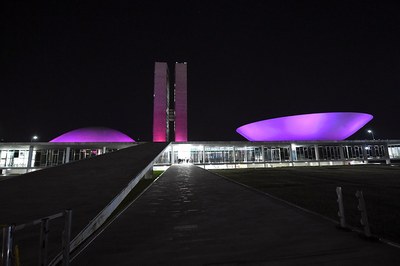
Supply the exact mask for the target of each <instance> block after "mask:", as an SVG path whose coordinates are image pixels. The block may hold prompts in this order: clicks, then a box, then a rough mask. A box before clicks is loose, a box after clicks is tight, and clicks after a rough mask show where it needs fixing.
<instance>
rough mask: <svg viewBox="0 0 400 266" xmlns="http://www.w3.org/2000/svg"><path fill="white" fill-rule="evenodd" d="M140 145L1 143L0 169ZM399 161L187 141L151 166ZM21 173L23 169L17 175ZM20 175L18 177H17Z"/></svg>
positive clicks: (367, 153)
mask: <svg viewBox="0 0 400 266" xmlns="http://www.w3.org/2000/svg"><path fill="white" fill-rule="evenodd" d="M138 144H139V143H135V144H132V143H129V144H128V143H126V144H122V145H118V144H115V143H102V144H99V145H93V144H92V145H90V144H88V145H87V146H86V145H85V144H77V145H73V144H72V145H71V143H69V144H68V145H67V144H58V145H50V144H48V143H42V144H38V143H36V144H31V143H22V144H6V143H4V144H3V143H0V169H1V170H2V173H3V174H4V173H7V171H9V170H10V169H11V170H12V169H23V171H25V172H27V171H31V170H35V169H42V168H45V167H52V166H57V165H61V164H64V163H68V162H73V161H79V160H82V159H86V158H90V157H94V156H97V155H101V154H103V153H107V152H112V151H115V150H118V149H122V148H126V147H130V146H133V145H138ZM396 160H398V161H399V160H400V141H393V140H390V141H381V140H378V141H337V142H302V143H300V142H299V143H291V142H277V143H272V142H245V141H242V142H239V141H238V142H186V143H171V144H170V145H169V146H168V147H167V148H166V150H165V151H164V152H163V153H162V154H161V155H160V157H159V158H158V160H157V161H156V164H155V166H156V167H168V166H169V165H172V164H179V163H191V164H195V165H199V166H201V167H204V168H236V167H239V168H240V167H275V166H302V165H333V164H335V165H340V164H341V165H344V164H358V163H368V162H382V163H389V162H391V161H396ZM21 171H22V170H21ZM21 173H23V172H21Z"/></svg>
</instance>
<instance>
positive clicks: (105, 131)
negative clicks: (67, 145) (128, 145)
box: [50, 127, 135, 142]
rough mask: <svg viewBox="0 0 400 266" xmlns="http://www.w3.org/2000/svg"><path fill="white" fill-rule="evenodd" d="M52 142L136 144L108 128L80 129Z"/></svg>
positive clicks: (122, 134)
mask: <svg viewBox="0 0 400 266" xmlns="http://www.w3.org/2000/svg"><path fill="white" fill-rule="evenodd" d="M50 142H135V141H134V140H133V139H131V138H130V137H128V136H127V135H125V134H124V133H121V132H119V131H118V130H115V129H111V128H106V127H85V128H79V129H75V130H72V131H69V132H67V133H64V134H62V135H61V136H59V137H57V138H55V139H52V140H51V141H50Z"/></svg>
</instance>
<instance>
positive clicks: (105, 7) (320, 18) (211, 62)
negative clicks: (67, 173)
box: [0, 0, 400, 142]
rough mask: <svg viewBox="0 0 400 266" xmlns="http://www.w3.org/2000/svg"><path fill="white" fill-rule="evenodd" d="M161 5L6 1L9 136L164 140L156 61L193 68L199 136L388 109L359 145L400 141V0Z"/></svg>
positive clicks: (194, 135) (222, 136)
mask: <svg viewBox="0 0 400 266" xmlns="http://www.w3.org/2000/svg"><path fill="white" fill-rule="evenodd" d="M39 2H40V3H39ZM159 2H161V1H108V3H103V4H102V3H101V2H100V1H77V0H75V1H74V0H68V1H47V2H42V1H25V2H24V1H18V0H14V1H8V0H6V1H5V3H4V4H3V5H2V7H1V11H0V12H1V14H0V15H1V16H0V20H1V25H2V27H1V30H2V34H1V42H0V45H1V63H0V64H1V78H0V87H1V107H2V108H1V110H2V118H1V119H0V138H1V139H2V141H7V142H11V141H30V139H31V137H32V136H33V135H34V134H37V135H38V136H39V137H40V141H49V140H51V139H52V138H55V137H57V136H58V135H60V134H62V133H65V132H67V131H69V130H73V129H77V128H80V127H86V126H106V127H110V128H114V129H117V130H120V131H122V132H124V133H125V134H127V135H129V136H130V137H132V138H133V139H135V140H140V141H151V140H152V111H153V105H152V104H153V78H154V77H153V76H154V62H156V61H161V62H168V63H169V66H170V71H171V72H173V66H174V63H175V62H187V63H188V117H189V118H188V127H189V128H188V131H189V140H194V141H195V140H244V138H243V137H241V136H240V135H239V134H237V133H236V131H235V130H236V128H237V127H239V126H241V125H243V124H246V123H250V122H254V121H257V120H263V119H268V118H274V117H279V116H286V115H295V114H305V113H316V112H335V111H348V112H366V113H370V114H372V115H373V116H374V119H373V120H372V121H371V122H369V123H368V124H367V125H366V126H365V127H364V128H363V129H361V131H359V132H358V133H356V134H355V135H353V136H352V137H351V139H370V138H371V136H370V135H369V134H368V133H366V130H367V129H372V130H373V131H374V134H375V138H377V139H400V123H399V118H400V106H399V96H398V95H399V94H400V91H399V89H400V15H399V14H400V1H232V0H231V1H180V2H181V3H180V4H176V3H174V2H173V1H163V3H159Z"/></svg>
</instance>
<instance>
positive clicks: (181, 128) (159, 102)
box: [153, 62, 187, 142]
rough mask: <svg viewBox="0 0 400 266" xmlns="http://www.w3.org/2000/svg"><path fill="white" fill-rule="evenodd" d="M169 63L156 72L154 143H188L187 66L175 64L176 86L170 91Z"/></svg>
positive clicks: (159, 65)
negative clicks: (172, 141) (173, 141)
mask: <svg viewBox="0 0 400 266" xmlns="http://www.w3.org/2000/svg"><path fill="white" fill-rule="evenodd" d="M169 83H170V78H169V70H168V65H167V63H164V62H156V63H155V70H154V107H153V141H154V142H166V141H171V140H173V139H175V141H176V142H184V141H187V64H186V63H176V64H175V86H174V91H173V93H171V91H170V85H169Z"/></svg>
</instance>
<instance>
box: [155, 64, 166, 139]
mask: <svg viewBox="0 0 400 266" xmlns="http://www.w3.org/2000/svg"><path fill="white" fill-rule="evenodd" d="M168 105H169V78H168V66H167V63H164V62H156V63H155V68H154V109H153V141H154V142H165V141H168V140H169V139H168V138H169V136H168V131H169V127H168V115H167V113H168V109H169V106H168Z"/></svg>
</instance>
